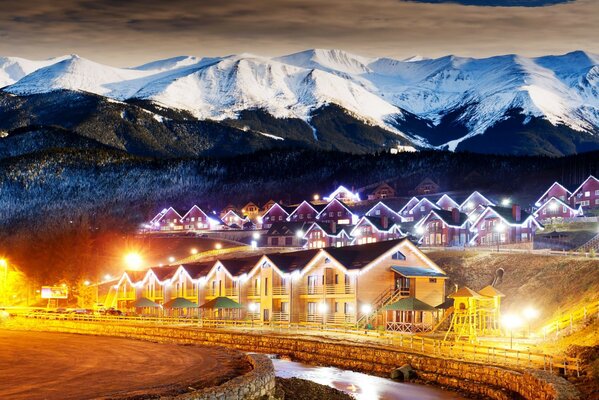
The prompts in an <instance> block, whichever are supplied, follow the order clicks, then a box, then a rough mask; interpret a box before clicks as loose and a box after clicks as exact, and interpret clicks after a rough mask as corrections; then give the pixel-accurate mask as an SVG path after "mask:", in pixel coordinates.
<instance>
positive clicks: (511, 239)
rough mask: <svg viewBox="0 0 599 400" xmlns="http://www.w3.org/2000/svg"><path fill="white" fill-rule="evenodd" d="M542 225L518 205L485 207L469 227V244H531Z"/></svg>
mask: <svg viewBox="0 0 599 400" xmlns="http://www.w3.org/2000/svg"><path fill="white" fill-rule="evenodd" d="M537 229H542V225H541V224H539V222H537V220H536V219H535V217H534V216H532V215H529V214H528V213H527V212H525V211H523V210H522V209H521V208H520V206H519V205H517V204H514V205H512V207H511V208H509V207H498V206H487V207H486V208H485V210H484V211H483V212H482V213H481V214H480V215H479V217H478V218H477V219H476V220H475V221H474V222H472V225H471V227H470V232H471V239H470V244H473V245H482V246H494V245H503V244H514V243H523V242H524V243H527V242H532V240H533V238H534V234H535V232H536V230H537Z"/></svg>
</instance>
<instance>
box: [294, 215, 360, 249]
mask: <svg viewBox="0 0 599 400" xmlns="http://www.w3.org/2000/svg"><path fill="white" fill-rule="evenodd" d="M351 228H353V226H351V225H337V223H336V222H335V221H331V222H328V223H327V222H313V223H312V224H311V225H310V226H309V227H308V229H307V230H306V233H305V234H304V239H305V240H306V245H305V247H307V248H309V249H320V248H323V247H333V246H334V247H343V246H349V245H350V244H351V242H352V241H353V238H352V237H351V236H350V234H349V232H350V230H351Z"/></svg>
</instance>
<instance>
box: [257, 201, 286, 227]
mask: <svg viewBox="0 0 599 400" xmlns="http://www.w3.org/2000/svg"><path fill="white" fill-rule="evenodd" d="M291 212H292V211H291ZM288 217H289V209H288V208H287V207H285V206H282V205H281V204H278V203H274V204H273V205H272V206H271V207H270V208H269V209H268V210H267V211H266V212H265V213H264V214H263V215H262V228H263V229H268V228H270V227H271V226H272V224H273V223H275V222H284V221H287V218H288Z"/></svg>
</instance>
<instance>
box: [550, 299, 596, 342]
mask: <svg viewBox="0 0 599 400" xmlns="http://www.w3.org/2000/svg"><path fill="white" fill-rule="evenodd" d="M593 316H594V317H597V318H599V301H598V302H594V303H590V304H586V305H584V306H582V307H579V308H577V309H576V310H575V311H573V312H571V313H569V314H565V315H562V316H561V317H558V318H556V319H555V320H553V321H551V322H550V323H549V324H547V325H545V326H543V327H542V328H541V329H540V330H539V334H540V335H542V336H543V337H544V338H545V337H547V336H548V335H550V334H552V333H554V332H555V335H556V336H559V334H560V332H563V331H564V329H566V330H568V333H572V331H573V329H574V324H576V323H578V322H580V321H586V320H587V319H589V318H591V317H593Z"/></svg>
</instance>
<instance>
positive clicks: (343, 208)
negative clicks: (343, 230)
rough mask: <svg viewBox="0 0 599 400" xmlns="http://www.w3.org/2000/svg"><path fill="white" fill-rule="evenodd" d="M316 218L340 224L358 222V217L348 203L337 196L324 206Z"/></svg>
mask: <svg viewBox="0 0 599 400" xmlns="http://www.w3.org/2000/svg"><path fill="white" fill-rule="evenodd" d="M316 219H317V220H319V221H321V222H335V223H337V224H338V225H352V224H355V223H356V222H357V219H358V217H357V216H356V215H354V213H353V212H352V211H351V210H350V209H349V207H348V206H347V205H345V204H343V203H342V202H341V201H340V200H338V199H336V198H335V199H333V200H331V201H330V202H329V203H328V204H327V205H325V206H324V208H323V209H322V210H321V211H320V212H319V213H318V215H317V216H316Z"/></svg>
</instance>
